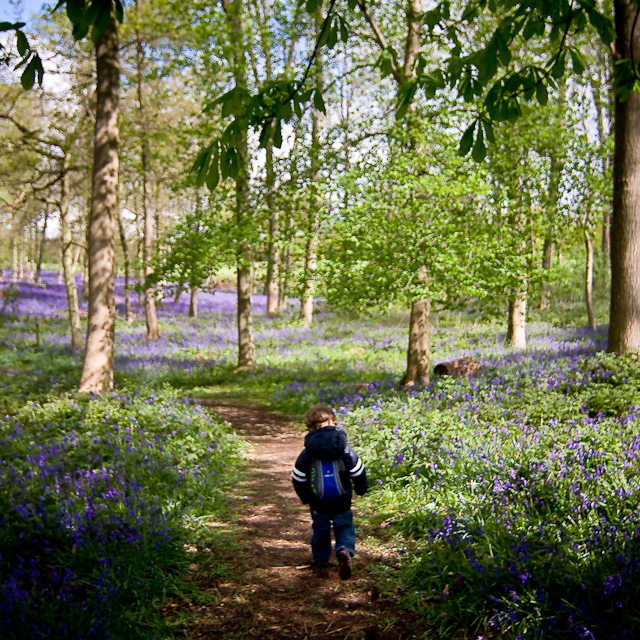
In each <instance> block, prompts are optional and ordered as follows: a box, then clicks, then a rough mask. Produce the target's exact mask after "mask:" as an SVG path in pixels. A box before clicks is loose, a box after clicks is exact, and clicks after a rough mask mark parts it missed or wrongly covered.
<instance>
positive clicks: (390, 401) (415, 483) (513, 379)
mask: <svg viewBox="0 0 640 640" xmlns="http://www.w3.org/2000/svg"><path fill="white" fill-rule="evenodd" d="M359 405H360V406H358V405H356V406H351V407H349V409H348V410H346V411H343V413H342V418H341V422H342V424H343V426H345V427H346V428H347V430H348V432H349V434H350V435H349V437H350V441H351V442H352V443H353V444H354V446H356V448H357V449H358V451H359V452H361V454H362V456H363V458H364V460H365V461H366V463H367V468H368V470H369V471H370V473H371V475H372V477H373V478H374V480H379V481H380V485H381V486H380V490H379V492H378V493H377V495H376V497H375V499H374V504H375V508H376V509H378V510H379V511H381V512H383V513H388V512H391V513H395V514H396V515H395V518H394V519H395V521H396V523H397V525H398V526H399V528H400V530H401V531H403V532H404V534H405V536H407V538H408V539H409V540H411V542H410V543H409V549H411V550H413V551H411V552H409V553H407V554H406V555H405V557H404V562H403V567H404V579H405V580H406V581H407V582H408V584H409V588H408V589H407V593H408V596H407V599H408V600H409V602H410V603H411V605H412V607H413V608H414V610H415V611H417V612H419V613H420V614H421V615H423V616H424V618H425V619H426V620H427V621H428V622H429V623H431V624H432V625H434V628H435V629H436V630H438V629H439V631H434V633H436V637H442V638H447V637H453V635H455V634H456V633H458V632H460V631H461V630H464V631H465V632H466V633H467V634H471V635H473V636H477V635H488V634H493V633H496V634H497V633H499V634H501V635H502V637H505V638H512V639H513V638H516V637H522V638H565V637H566V638H570V637H573V634H575V633H577V632H578V630H582V631H583V632H584V633H586V632H587V631H589V632H590V633H592V634H593V635H594V637H598V635H599V633H600V632H601V630H602V629H604V628H608V629H612V628H615V629H616V633H620V634H622V633H623V632H625V631H626V632H628V630H632V633H631V634H632V635H633V634H634V633H635V632H636V631H634V630H636V627H635V626H634V625H635V624H636V623H635V621H634V619H633V614H632V612H633V610H634V608H635V604H634V603H635V599H636V598H637V597H638V594H639V593H640V582H639V581H638V574H637V570H636V569H635V567H637V561H638V552H637V544H638V540H637V529H636V527H637V503H638V498H639V496H640V485H639V484H638V481H637V474H636V472H635V471H634V469H635V463H633V462H631V461H632V460H634V459H635V456H636V447H637V444H636V443H637V441H638V437H639V434H640V425H639V422H638V418H637V409H638V407H639V406H640V366H639V361H638V356H637V355H630V356H625V357H620V356H615V355H610V354H598V355H597V356H596V357H593V356H586V357H577V358H576V357H575V356H568V357H566V358H562V357H559V358H558V357H553V356H551V357H550V356H549V355H544V354H542V353H540V354H538V355H534V354H531V355H530V356H529V357H528V358H505V359H501V360H500V361H497V362H495V366H489V367H487V368H485V369H484V370H483V372H482V373H481V374H480V376H479V377H477V378H475V379H473V380H470V381H468V380H455V379H446V378H445V379H441V380H438V381H437V382H436V383H435V384H433V385H432V386H431V387H430V388H428V389H426V390H425V391H424V392H419V393H417V394H415V393H414V394H410V395H404V396H403V395H400V394H398V395H397V396H395V397H394V396H391V397H387V398H375V400H374V399H372V400H370V401H366V400H364V401H362V402H360V403H359Z"/></svg>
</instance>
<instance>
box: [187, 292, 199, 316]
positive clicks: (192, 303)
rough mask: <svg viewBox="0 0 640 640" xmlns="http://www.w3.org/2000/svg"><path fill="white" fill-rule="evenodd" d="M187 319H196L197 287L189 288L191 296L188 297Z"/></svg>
mask: <svg viewBox="0 0 640 640" xmlns="http://www.w3.org/2000/svg"><path fill="white" fill-rule="evenodd" d="M189 317H190V318H197V317H198V287H191V295H190V297H189Z"/></svg>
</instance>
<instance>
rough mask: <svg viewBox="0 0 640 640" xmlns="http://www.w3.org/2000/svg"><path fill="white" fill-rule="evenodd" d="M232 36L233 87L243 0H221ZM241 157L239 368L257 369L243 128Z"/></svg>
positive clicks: (242, 77)
mask: <svg viewBox="0 0 640 640" xmlns="http://www.w3.org/2000/svg"><path fill="white" fill-rule="evenodd" d="M222 6H223V8H224V11H225V14H226V17H227V20H228V23H229V26H230V27H231V36H232V39H233V43H234V49H233V56H234V76H235V81H236V86H238V87H243V88H246V86H247V69H246V60H245V57H244V56H245V48H244V40H245V39H244V33H243V28H242V0H223V1H222ZM237 149H238V152H239V153H240V155H241V156H242V158H243V162H241V163H240V164H241V166H240V170H239V171H238V175H237V177H236V226H237V229H238V233H239V234H240V242H239V243H238V253H237V256H236V260H237V270H238V292H237V293H238V369H239V370H248V371H253V370H254V369H255V368H256V347H255V340H254V334H253V309H252V306H251V292H252V290H253V283H252V271H253V269H252V266H253V252H252V248H251V243H250V240H249V222H250V221H249V219H248V211H247V209H248V204H249V174H248V169H247V166H248V164H249V162H248V144H247V134H246V131H245V132H244V133H243V134H242V136H241V139H240V141H239V142H238V145H237Z"/></svg>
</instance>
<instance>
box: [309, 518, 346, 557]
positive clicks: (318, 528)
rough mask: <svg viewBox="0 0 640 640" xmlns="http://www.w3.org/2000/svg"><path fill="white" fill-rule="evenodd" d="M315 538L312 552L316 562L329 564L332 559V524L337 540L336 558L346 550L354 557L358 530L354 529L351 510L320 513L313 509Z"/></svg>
mask: <svg viewBox="0 0 640 640" xmlns="http://www.w3.org/2000/svg"><path fill="white" fill-rule="evenodd" d="M311 519H312V520H313V524H312V526H313V537H312V538H311V551H312V553H313V559H314V560H315V561H316V562H329V558H330V557H331V522H332V521H333V535H334V536H335V538H336V556H337V555H338V553H339V552H340V551H342V550H343V549H346V550H347V551H348V552H349V553H350V554H351V555H352V556H353V555H354V554H355V552H356V530H355V529H354V527H353V514H352V513H351V509H347V510H346V511H343V512H342V513H320V512H319V511H314V510H313V509H311Z"/></svg>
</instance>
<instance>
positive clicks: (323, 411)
mask: <svg viewBox="0 0 640 640" xmlns="http://www.w3.org/2000/svg"><path fill="white" fill-rule="evenodd" d="M335 420H336V414H335V413H333V409H332V408H331V407H330V406H329V405H327V404H316V405H314V406H313V407H311V409H309V411H307V413H305V414H304V422H305V424H306V425H307V429H309V431H313V430H314V429H319V428H320V427H325V426H333V425H335Z"/></svg>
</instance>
